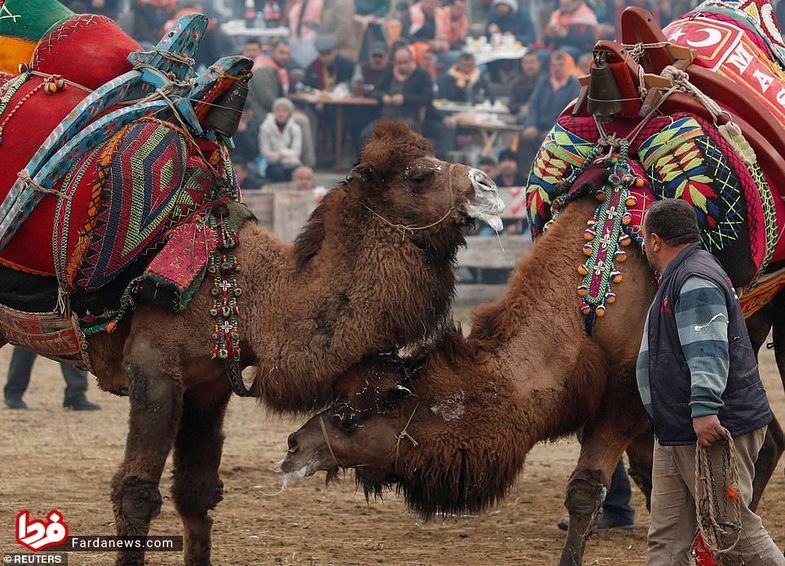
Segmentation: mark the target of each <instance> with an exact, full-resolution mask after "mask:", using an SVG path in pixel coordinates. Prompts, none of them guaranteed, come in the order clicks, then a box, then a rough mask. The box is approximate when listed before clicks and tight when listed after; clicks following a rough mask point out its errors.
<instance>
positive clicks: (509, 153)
mask: <svg viewBox="0 0 785 566" xmlns="http://www.w3.org/2000/svg"><path fill="white" fill-rule="evenodd" d="M493 182H494V183H496V185H497V186H499V187H523V186H524V185H525V184H526V179H525V178H524V176H523V173H521V172H520V171H519V170H518V157H517V156H516V155H515V152H514V151H513V150H511V149H509V148H507V149H503V150H501V152H500V153H499V175H498V176H497V177H496V178H495V179H494V180H493Z"/></svg>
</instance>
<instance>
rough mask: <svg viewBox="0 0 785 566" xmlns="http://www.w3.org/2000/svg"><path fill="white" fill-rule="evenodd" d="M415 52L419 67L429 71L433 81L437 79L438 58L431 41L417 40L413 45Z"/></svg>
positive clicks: (416, 63)
mask: <svg viewBox="0 0 785 566" xmlns="http://www.w3.org/2000/svg"><path fill="white" fill-rule="evenodd" d="M411 50H412V52H413V53H414V63H415V65H417V67H418V68H419V69H422V70H423V71H425V72H427V73H428V76H430V77H431V80H432V81H435V80H436V77H437V76H438V74H439V73H438V71H437V69H436V58H435V56H434V52H433V48H432V47H431V44H430V43H424V42H421V41H419V42H417V43H413V44H412V45H411Z"/></svg>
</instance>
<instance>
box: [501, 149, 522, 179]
mask: <svg viewBox="0 0 785 566" xmlns="http://www.w3.org/2000/svg"><path fill="white" fill-rule="evenodd" d="M517 172H518V156H516V155H515V152H514V151H513V150H511V149H509V148H508V149H503V150H502V151H501V153H499V173H500V174H502V175H506V176H513V175H515V174H516V173H517Z"/></svg>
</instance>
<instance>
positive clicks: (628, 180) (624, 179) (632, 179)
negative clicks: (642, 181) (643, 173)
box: [621, 175, 635, 187]
mask: <svg viewBox="0 0 785 566" xmlns="http://www.w3.org/2000/svg"><path fill="white" fill-rule="evenodd" d="M634 182H635V177H633V176H632V175H624V177H622V178H621V184H622V185H624V186H625V187H629V186H630V185H632V184H633V183H634Z"/></svg>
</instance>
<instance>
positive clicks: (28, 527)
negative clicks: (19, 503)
mask: <svg viewBox="0 0 785 566" xmlns="http://www.w3.org/2000/svg"><path fill="white" fill-rule="evenodd" d="M67 537H68V525H67V524H66V523H65V521H63V514H62V513H61V512H60V511H58V510H57V509H52V510H51V511H49V513H47V515H46V519H34V520H31V519H30V511H29V510H28V509H25V510H24V511H20V512H19V513H18V514H17V515H16V542H18V543H19V544H20V545H22V546H24V547H25V548H26V549H28V550H31V551H32V552H38V551H40V550H43V549H45V548H49V547H50V546H55V545H58V544H62V543H63V542H65V539H66V538H67Z"/></svg>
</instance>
